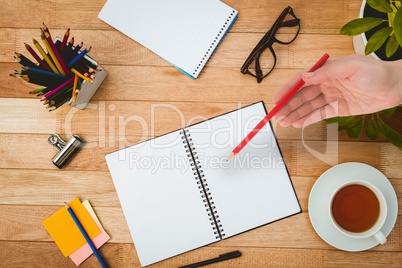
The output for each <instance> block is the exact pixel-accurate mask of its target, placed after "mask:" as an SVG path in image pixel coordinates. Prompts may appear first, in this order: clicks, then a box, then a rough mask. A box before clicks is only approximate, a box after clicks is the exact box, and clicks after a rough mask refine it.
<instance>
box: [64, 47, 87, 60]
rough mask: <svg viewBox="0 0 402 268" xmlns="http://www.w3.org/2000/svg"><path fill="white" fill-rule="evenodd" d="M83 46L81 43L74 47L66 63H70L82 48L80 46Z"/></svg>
mask: <svg viewBox="0 0 402 268" xmlns="http://www.w3.org/2000/svg"><path fill="white" fill-rule="evenodd" d="M83 45H84V42H81V43H80V44H79V45H76V46H75V47H74V48H73V49H72V50H71V51H70V53H69V54H68V56H67V58H66V61H67V62H70V61H71V60H72V59H73V58H74V57H75V56H76V55H77V54H78V52H79V51H80V49H81V48H82V46H83Z"/></svg>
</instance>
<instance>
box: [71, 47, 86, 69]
mask: <svg viewBox="0 0 402 268" xmlns="http://www.w3.org/2000/svg"><path fill="white" fill-rule="evenodd" d="M87 53H88V50H87V49H84V50H83V51H81V52H80V53H79V54H78V55H77V56H75V58H73V59H72V60H71V61H70V62H69V63H68V65H67V67H68V68H71V67H72V66H73V65H74V64H76V63H77V62H78V61H79V60H80V59H82V57H84V56H85V55H86V54H87Z"/></svg>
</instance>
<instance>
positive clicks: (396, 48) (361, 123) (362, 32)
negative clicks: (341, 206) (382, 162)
mask: <svg viewBox="0 0 402 268" xmlns="http://www.w3.org/2000/svg"><path fill="white" fill-rule="evenodd" d="M340 33H341V34H344V35H349V36H355V37H354V41H356V40H358V38H361V40H363V44H364V46H365V48H364V54H365V55H372V56H373V57H374V58H377V59H380V60H386V61H388V60H399V59H402V9H401V0H363V3H362V7H361V9H360V18H358V19H354V20H352V21H350V22H348V23H347V24H345V25H344V26H343V27H342V29H341V31H340ZM355 49H356V45H355ZM397 109H398V107H394V108H391V109H387V110H384V111H380V112H377V113H374V114H366V115H358V116H346V117H335V118H330V119H327V120H326V121H327V122H329V123H338V124H339V127H338V129H339V131H341V130H345V131H346V132H347V134H348V136H349V137H350V138H358V137H360V135H361V134H362V133H364V134H365V135H366V136H367V137H368V138H369V139H372V140H374V139H377V138H385V139H387V140H388V141H390V142H391V143H392V144H394V145H395V146H396V147H397V148H398V149H399V150H402V135H401V134H399V133H402V130H400V131H399V133H398V131H396V130H395V129H393V128H392V127H390V126H389V123H391V124H392V122H395V120H391V116H394V117H399V120H396V121H397V122H398V121H399V122H400V121H401V115H402V113H400V112H399V110H397Z"/></svg>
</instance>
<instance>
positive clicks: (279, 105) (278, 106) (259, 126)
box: [229, 53, 329, 160]
mask: <svg viewBox="0 0 402 268" xmlns="http://www.w3.org/2000/svg"><path fill="white" fill-rule="evenodd" d="M328 58H329V55H328V54H326V53H325V54H324V55H323V56H322V57H321V58H320V59H319V60H318V61H317V63H316V64H314V66H313V67H311V69H310V70H309V72H314V71H315V70H317V69H318V68H320V67H321V66H322V65H323V64H324V63H325V61H326V60H327V59H328ZM303 85H304V81H303V80H302V79H300V80H299V81H298V83H297V84H296V85H295V86H294V87H293V88H292V89H291V90H290V91H289V92H288V93H287V94H286V95H285V96H284V97H283V98H282V99H281V100H280V101H279V102H278V103H277V104H276V105H275V107H274V108H273V109H272V110H271V111H270V112H269V113H268V114H267V115H266V116H265V117H264V118H263V119H262V120H261V121H260V122H259V123H258V124H257V126H256V127H255V128H254V129H253V130H252V131H251V132H250V133H249V134H248V135H247V136H246V137H245V138H244V139H243V140H242V141H241V142H240V143H239V144H238V145H237V146H236V147H235V148H234V149H233V151H232V153H231V154H230V155H229V160H230V159H231V158H233V157H234V156H235V155H237V154H238V153H239V152H240V151H241V150H242V149H243V148H244V147H245V146H246V145H247V143H248V142H249V141H250V140H251V139H252V138H253V137H254V136H255V135H256V134H257V133H258V131H260V130H261V129H262V128H263V127H264V126H265V124H266V123H268V121H269V120H271V119H272V117H273V116H274V115H275V114H276V113H277V112H278V111H279V110H280V109H281V108H282V107H283V106H284V105H285V104H286V103H287V102H288V101H289V100H290V99H291V98H292V97H293V95H294V94H295V93H296V92H297V91H299V89H300V88H301V87H302V86H303Z"/></svg>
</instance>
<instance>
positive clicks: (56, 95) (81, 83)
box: [10, 24, 107, 111]
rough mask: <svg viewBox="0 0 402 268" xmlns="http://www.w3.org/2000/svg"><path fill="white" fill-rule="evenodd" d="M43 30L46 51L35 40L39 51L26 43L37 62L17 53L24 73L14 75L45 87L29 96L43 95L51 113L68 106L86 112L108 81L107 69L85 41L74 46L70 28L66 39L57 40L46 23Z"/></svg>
mask: <svg viewBox="0 0 402 268" xmlns="http://www.w3.org/2000/svg"><path fill="white" fill-rule="evenodd" d="M40 30H41V39H42V43H43V45H44V47H45V48H43V47H42V45H41V44H40V43H39V42H38V41H37V40H36V39H35V38H33V37H32V41H33V45H34V47H35V48H36V51H35V50H34V48H33V47H31V46H30V45H29V44H27V43H25V48H26V49H27V51H28V52H29V53H30V55H32V57H33V58H35V60H36V62H33V61H31V60H30V59H29V58H27V57H25V56H24V55H23V54H21V53H17V52H15V56H14V58H15V60H16V61H17V62H19V63H20V64H21V70H14V74H10V76H12V77H15V78H18V79H21V80H23V81H26V82H28V83H31V84H34V85H39V86H41V88H37V89H35V90H32V91H30V92H29V93H30V94H37V96H42V98H41V101H43V104H44V105H46V108H47V109H49V111H54V110H56V109H57V108H59V107H60V106H62V105H63V104H65V103H67V104H69V105H71V106H73V107H76V108H78V109H84V108H85V107H86V106H87V104H88V103H89V101H90V100H91V98H92V97H93V95H94V94H95V92H96V91H97V90H98V89H99V87H100V85H101V84H102V83H103V81H104V80H105V78H106V76H107V72H106V70H105V69H103V68H102V66H100V65H99V64H98V63H97V62H96V61H95V60H94V59H92V58H91V57H90V56H89V55H88V53H89V51H90V50H91V47H90V48H89V49H87V48H85V49H83V50H81V49H82V46H83V42H81V43H80V44H77V45H76V46H74V37H72V38H71V39H70V41H68V40H67V39H68V37H69V35H70V29H68V30H67V31H66V33H65V35H64V37H63V39H61V38H59V37H56V38H54V39H53V38H52V37H51V35H50V31H49V28H47V26H46V25H45V24H43V28H40Z"/></svg>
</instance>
